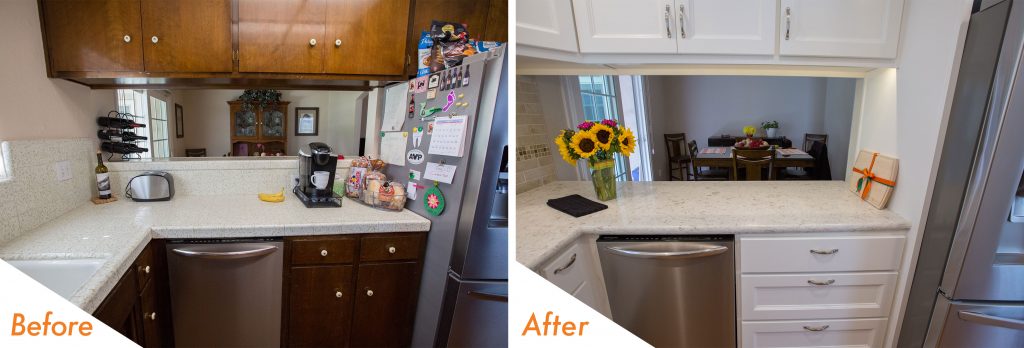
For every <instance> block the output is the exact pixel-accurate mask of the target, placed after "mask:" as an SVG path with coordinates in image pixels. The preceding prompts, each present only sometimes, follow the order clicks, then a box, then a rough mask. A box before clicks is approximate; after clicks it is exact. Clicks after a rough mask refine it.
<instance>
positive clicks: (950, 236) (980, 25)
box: [897, 0, 1024, 347]
mask: <svg viewBox="0 0 1024 348" xmlns="http://www.w3.org/2000/svg"><path fill="white" fill-rule="evenodd" d="M1022 45H1024V0H992V1H976V2H975V4H974V8H973V9H972V15H971V19H970V24H969V27H968V31H967V38H966V41H965V44H964V53H963V56H962V57H961V63H960V70H959V74H958V77H957V81H956V90H955V92H954V95H953V103H952V109H951V112H950V119H949V124H948V126H947V130H946V134H945V141H944V143H943V144H944V145H943V147H942V152H941V155H940V159H939V170H938V174H937V176H936V180H935V186H934V192H933V196H932V199H931V206H930V208H929V211H928V217H927V220H926V222H925V224H924V234H923V237H922V245H921V252H920V254H919V259H918V263H917V266H916V271H915V274H914V280H913V284H912V285H911V291H910V298H909V301H908V303H907V312H906V316H905V317H904V319H903V323H902V326H901V330H900V333H899V341H898V344H897V345H898V346H899V347H1024V176H1022V174H1024V134H1022V132H1024V69H1021V68H1024V66H1022V65H1021V50H1022ZM936 102H940V101H936Z"/></svg>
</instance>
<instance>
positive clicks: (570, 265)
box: [552, 253, 576, 274]
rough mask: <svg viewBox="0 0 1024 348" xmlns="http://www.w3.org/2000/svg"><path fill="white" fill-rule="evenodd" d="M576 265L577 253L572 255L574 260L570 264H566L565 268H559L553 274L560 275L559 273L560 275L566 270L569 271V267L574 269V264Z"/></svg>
mask: <svg viewBox="0 0 1024 348" xmlns="http://www.w3.org/2000/svg"><path fill="white" fill-rule="evenodd" d="M574 263H576V253H573V254H572V258H571V259H569V263H567V264H565V266H562V267H559V268H558V269H556V270H555V271H554V272H552V273H554V274H558V273H560V272H562V271H564V270H567V269H569V267H572V264H574Z"/></svg>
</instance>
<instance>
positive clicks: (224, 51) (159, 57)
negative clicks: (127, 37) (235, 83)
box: [140, 0, 233, 72]
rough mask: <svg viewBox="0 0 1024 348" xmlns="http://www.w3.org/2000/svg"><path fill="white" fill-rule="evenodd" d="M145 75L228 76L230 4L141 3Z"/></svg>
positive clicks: (198, 0) (207, 0) (200, 0)
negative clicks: (159, 73) (163, 73)
mask: <svg viewBox="0 0 1024 348" xmlns="http://www.w3.org/2000/svg"><path fill="white" fill-rule="evenodd" d="M142 22H143V26H142V27H143V33H144V35H143V37H141V38H140V39H141V40H140V42H142V45H143V47H144V49H145V54H146V71H152V72H231V70H232V68H233V60H232V56H231V50H232V47H231V0H212V1H211V0H142Z"/></svg>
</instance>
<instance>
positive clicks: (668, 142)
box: [665, 133, 692, 181]
mask: <svg viewBox="0 0 1024 348" xmlns="http://www.w3.org/2000/svg"><path fill="white" fill-rule="evenodd" d="M665 146H666V147H667V148H668V152H667V154H668V180H669V181H672V180H676V179H679V180H690V177H691V176H690V163H691V162H692V161H691V160H690V154H689V153H688V152H686V151H684V150H683V149H684V146H686V133H672V134H665ZM676 171H679V176H676Z"/></svg>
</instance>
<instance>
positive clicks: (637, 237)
mask: <svg viewBox="0 0 1024 348" xmlns="http://www.w3.org/2000/svg"><path fill="white" fill-rule="evenodd" d="M733 239H735V237H734V236H733V235H731V234H712V235H698V234H691V235H649V234H629V235H621V234H609V235H601V237H600V238H598V239H597V241H598V242H697V241H699V242H717V241H731V240H733Z"/></svg>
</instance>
